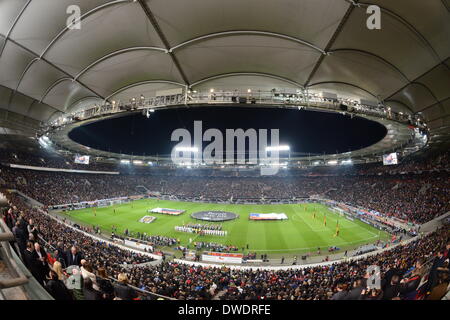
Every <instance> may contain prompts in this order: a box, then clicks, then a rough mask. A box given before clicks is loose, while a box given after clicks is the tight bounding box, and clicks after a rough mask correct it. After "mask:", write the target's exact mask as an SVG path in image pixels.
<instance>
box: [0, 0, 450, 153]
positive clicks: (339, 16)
mask: <svg viewBox="0 0 450 320" xmlns="http://www.w3.org/2000/svg"><path fill="white" fill-rule="evenodd" d="M355 2H358V3H356V4H355ZM73 4H77V5H78V6H79V7H80V9H81V29H80V30H77V29H75V30H71V29H69V28H68V27H67V26H66V22H67V19H68V18H69V16H70V15H69V14H67V13H66V10H67V8H68V6H70V5H73ZM370 4H376V5H378V6H380V8H381V30H369V29H368V28H367V27H366V20H367V18H368V17H369V14H367V13H366V10H367V7H368V6H369V5H370ZM185 85H189V86H193V87H194V88H195V87H198V88H209V87H213V86H227V85H228V86H243V87H246V86H249V85H251V86H260V87H264V88H271V87H296V88H303V87H309V88H314V89H318V90H324V91H339V92H346V93H347V94H349V95H354V96H358V97H362V98H365V99H369V100H378V99H379V100H383V101H384V102H385V103H387V104H389V105H390V106H391V107H393V108H394V109H395V110H400V111H403V112H408V113H419V112H421V113H422V114H423V118H424V119H425V120H426V122H427V124H428V127H429V128H430V129H431V136H432V139H431V141H432V142H434V143H438V144H439V143H445V142H448V140H449V139H448V135H449V133H450V1H449V0H427V1H422V0H396V1H392V0H377V1H375V0H367V1H346V0H278V1H261V0H247V1H241V0H228V1H221V0H208V1H205V0H190V1H185V0H172V1H167V0H138V1H135V0H115V1H108V0H85V1H74V0H58V1H54V0H3V1H1V2H0V128H1V130H3V132H0V133H17V132H18V131H21V132H30V130H31V129H32V128H36V127H37V126H38V124H39V122H41V121H48V120H50V119H54V118H55V117H58V116H61V115H62V114H64V113H67V112H72V111H75V110H81V109H83V108H85V107H87V106H91V105H92V104H93V103H94V102H101V101H104V100H105V99H126V98H129V97H131V96H136V95H137V94H141V93H142V94H144V95H145V96H151V95H152V93H153V94H154V92H155V91H156V90H162V89H169V88H176V87H180V86H185ZM441 146H442V145H441Z"/></svg>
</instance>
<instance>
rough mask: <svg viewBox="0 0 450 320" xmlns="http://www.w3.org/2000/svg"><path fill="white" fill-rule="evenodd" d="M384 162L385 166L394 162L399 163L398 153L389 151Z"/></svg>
mask: <svg viewBox="0 0 450 320" xmlns="http://www.w3.org/2000/svg"><path fill="white" fill-rule="evenodd" d="M383 164H384V165H385V166H390V165H393V164H398V159H397V153H396V152H393V153H388V154H384V155H383Z"/></svg>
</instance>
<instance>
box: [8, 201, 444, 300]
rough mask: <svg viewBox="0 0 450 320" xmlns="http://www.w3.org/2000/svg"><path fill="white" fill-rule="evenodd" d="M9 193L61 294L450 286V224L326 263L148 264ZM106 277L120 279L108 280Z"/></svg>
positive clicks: (419, 291)
mask: <svg viewBox="0 0 450 320" xmlns="http://www.w3.org/2000/svg"><path fill="white" fill-rule="evenodd" d="M8 199H9V201H10V208H9V209H8V210H7V211H6V212H5V213H4V214H3V219H4V220H5V222H6V223H7V225H8V226H10V227H11V228H12V230H13V233H14V235H15V237H16V240H17V243H18V246H19V248H20V252H21V255H22V257H23V260H24V261H25V264H26V265H27V266H28V267H29V268H30V270H31V272H32V274H33V275H34V276H35V277H36V279H37V280H38V281H39V282H41V283H42V284H43V285H44V286H45V287H46V288H47V289H48V291H49V292H50V293H51V294H52V295H53V296H54V297H55V298H57V299H74V298H75V299H95V300H97V299H112V298H116V299H134V298H136V297H137V294H136V292H135V291H134V290H133V289H132V288H131V287H130V286H129V285H130V284H131V285H133V286H135V287H137V288H141V289H144V290H146V291H149V292H152V293H156V294H159V295H164V296H168V297H171V298H177V299H211V298H213V297H215V296H216V295H217V294H218V293H219V292H220V293H221V295H220V298H221V299H226V300H235V299H244V300H250V299H286V300H319V299H333V300H350V299H363V300H366V299H367V300H373V299H377V300H378V299H385V300H391V299H422V298H427V299H430V298H431V297H434V298H436V299H437V298H439V299H440V298H442V296H443V295H445V294H446V292H447V288H448V284H449V277H448V274H449V267H448V261H449V252H450V240H449V239H450V238H449V229H448V226H446V227H444V228H441V229H439V230H437V231H436V232H434V233H432V234H430V235H426V236H423V237H421V238H417V239H415V240H414V241H412V242H410V243H408V244H403V245H399V246H397V247H395V248H392V249H391V250H388V251H385V252H382V253H379V254H376V255H373V256H371V257H366V258H363V259H360V260H356V261H344V262H337V263H334V264H332V265H328V266H320V267H311V268H304V269H293V268H292V269H288V270H279V271H271V270H263V269H258V270H253V271H250V270H231V269H229V268H227V267H222V268H219V267H212V266H211V267H202V266H190V265H184V264H178V263H174V262H162V263H161V264H159V265H156V266H149V265H145V263H146V262H149V261H151V258H149V257H148V256H146V255H143V254H138V253H134V252H132V251H129V250H124V249H120V248H119V247H117V246H115V245H111V244H108V243H106V242H102V241H98V240H95V239H94V238H92V237H91V236H89V235H86V234H84V233H82V232H81V231H79V230H77V229H73V228H70V227H68V226H66V225H65V224H63V223H61V222H60V221H57V220H55V219H53V218H51V217H49V216H48V215H46V214H44V213H43V212H40V211H38V210H37V209H31V208H29V207H28V206H27V205H26V203H25V202H24V200H22V199H21V198H20V197H19V196H17V195H15V194H8ZM196 244H198V243H196ZM202 245H203V243H202ZM206 245H207V246H208V245H210V244H206ZM44 247H45V249H44ZM142 264H144V265H142ZM69 265H76V266H78V267H79V268H80V273H81V275H82V279H83V280H82V281H83V285H82V287H81V288H82V289H81V290H76V289H69V288H67V286H65V284H64V281H63V280H64V279H65V278H67V277H68V276H70V275H72V274H74V272H73V271H70V270H69V269H67V267H68V266H69ZM372 265H377V266H379V267H380V269H381V275H382V280H381V288H379V289H368V288H367V284H366V282H367V277H368V276H369V274H368V269H367V268H368V267H369V266H372ZM430 265H431V269H430ZM124 271H125V272H126V273H124ZM108 276H109V277H114V278H117V279H118V280H119V283H111V282H110V280H109V278H108ZM103 280H105V281H106V282H105V281H103ZM106 283H109V285H108V284H106ZM444 289H445V290H444Z"/></svg>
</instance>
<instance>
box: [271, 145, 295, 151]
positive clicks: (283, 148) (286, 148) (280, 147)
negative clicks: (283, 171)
mask: <svg viewBox="0 0 450 320" xmlns="http://www.w3.org/2000/svg"><path fill="white" fill-rule="evenodd" d="M289 150H290V148H289V146H287V145H285V146H274V147H266V151H289Z"/></svg>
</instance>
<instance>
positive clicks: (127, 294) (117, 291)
mask: <svg viewBox="0 0 450 320" xmlns="http://www.w3.org/2000/svg"><path fill="white" fill-rule="evenodd" d="M117 280H118V281H119V282H117V283H115V284H114V296H115V298H114V300H133V299H135V298H137V294H136V291H134V290H133V289H132V288H131V287H130V286H129V285H128V276H127V275H126V274H125V273H120V274H119V275H118V277H117Z"/></svg>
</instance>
